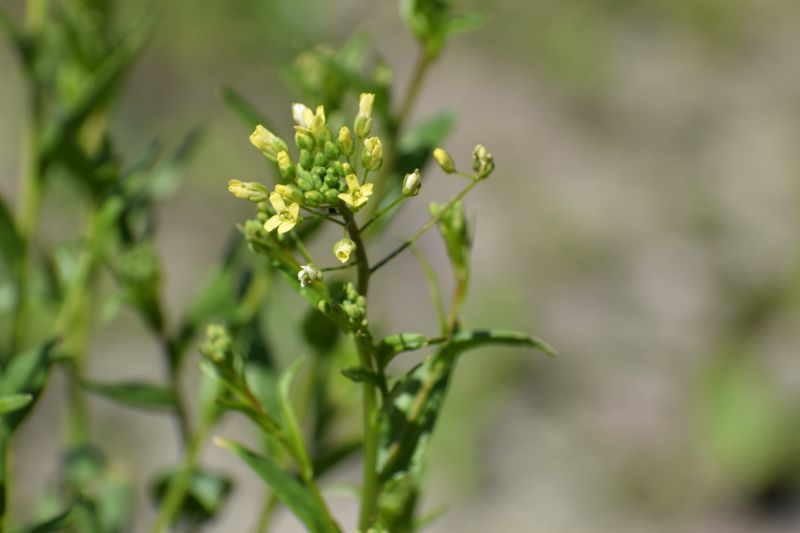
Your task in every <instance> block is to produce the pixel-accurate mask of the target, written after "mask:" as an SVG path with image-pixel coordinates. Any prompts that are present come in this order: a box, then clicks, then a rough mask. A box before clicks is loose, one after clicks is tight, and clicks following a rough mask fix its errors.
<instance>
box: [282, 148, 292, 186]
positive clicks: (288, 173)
mask: <svg viewBox="0 0 800 533" xmlns="http://www.w3.org/2000/svg"><path fill="white" fill-rule="evenodd" d="M278 170H279V171H280V173H281V176H283V177H284V178H285V179H287V180H290V179H292V178H294V172H295V168H294V165H293V164H292V160H291V159H290V158H289V154H288V153H287V152H286V151H283V150H281V151H280V152H278Z"/></svg>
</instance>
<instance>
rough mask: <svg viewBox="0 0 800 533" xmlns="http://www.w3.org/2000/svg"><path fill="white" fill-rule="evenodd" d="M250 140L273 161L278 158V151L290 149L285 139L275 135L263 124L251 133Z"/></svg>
mask: <svg viewBox="0 0 800 533" xmlns="http://www.w3.org/2000/svg"><path fill="white" fill-rule="evenodd" d="M250 142H251V143H253V146H255V147H256V148H258V149H259V150H261V153H262V154H264V155H265V156H267V157H268V158H269V159H271V160H272V161H275V160H276V159H277V157H278V152H281V151H288V150H289V147H288V146H286V143H285V142H283V140H281V139H280V138H279V137H276V136H275V135H273V133H272V132H271V131H269V130H268V129H267V128H265V127H264V126H262V125H261V124H259V125H258V126H256V129H255V130H254V131H253V133H251V134H250Z"/></svg>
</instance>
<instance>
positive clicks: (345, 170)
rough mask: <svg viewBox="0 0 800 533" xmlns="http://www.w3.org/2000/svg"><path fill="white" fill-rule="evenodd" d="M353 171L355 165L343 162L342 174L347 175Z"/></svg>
mask: <svg viewBox="0 0 800 533" xmlns="http://www.w3.org/2000/svg"><path fill="white" fill-rule="evenodd" d="M352 173H353V167H352V166H351V165H350V163H342V175H343V176H347V175H348V174H352Z"/></svg>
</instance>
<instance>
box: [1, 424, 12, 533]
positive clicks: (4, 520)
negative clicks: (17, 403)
mask: <svg viewBox="0 0 800 533" xmlns="http://www.w3.org/2000/svg"><path fill="white" fill-rule="evenodd" d="M10 441H11V435H9V434H7V433H6V431H5V430H4V429H3V430H0V531H8V530H9V529H10V521H11V520H10V517H9V515H10V513H9V512H8V511H9V509H10V507H11V506H10V501H9V500H10V493H9V490H8V487H9V486H10V485H11V482H10V480H9V470H10V469H9V468H8V465H9V463H10V457H9V456H10V453H11V442H10Z"/></svg>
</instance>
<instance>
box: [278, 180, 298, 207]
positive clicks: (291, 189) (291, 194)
mask: <svg viewBox="0 0 800 533" xmlns="http://www.w3.org/2000/svg"><path fill="white" fill-rule="evenodd" d="M275 192H276V193H278V194H280V195H281V197H283V199H284V200H287V201H289V202H294V203H298V204H301V203H303V200H304V199H305V197H304V196H303V191H302V190H300V188H299V187H298V186H297V185H293V184H292V185H282V184H279V185H276V186H275Z"/></svg>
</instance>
